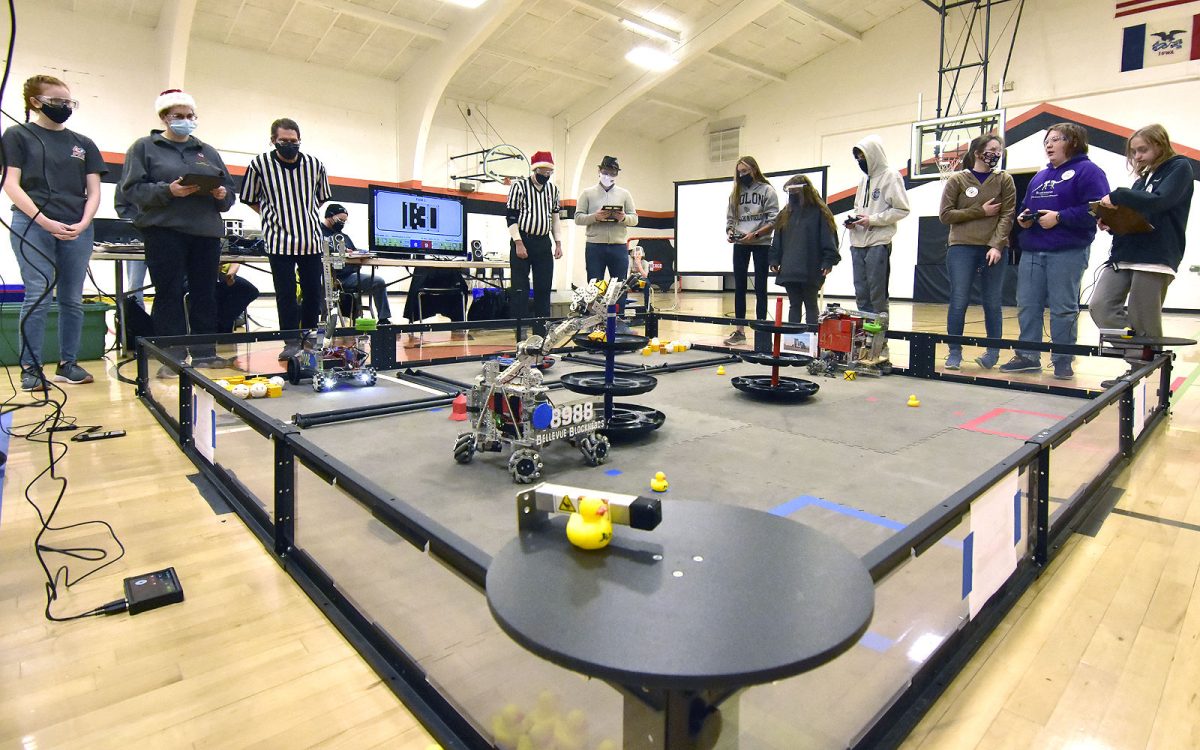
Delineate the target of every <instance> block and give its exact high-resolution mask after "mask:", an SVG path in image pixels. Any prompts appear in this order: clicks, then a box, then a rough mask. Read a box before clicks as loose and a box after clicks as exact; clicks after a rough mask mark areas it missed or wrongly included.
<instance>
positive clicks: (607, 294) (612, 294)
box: [454, 274, 645, 484]
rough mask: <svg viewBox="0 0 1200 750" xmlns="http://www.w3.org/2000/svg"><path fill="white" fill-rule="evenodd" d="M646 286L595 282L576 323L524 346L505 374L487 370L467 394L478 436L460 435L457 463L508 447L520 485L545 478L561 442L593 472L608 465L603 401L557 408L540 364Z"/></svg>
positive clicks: (575, 293)
mask: <svg viewBox="0 0 1200 750" xmlns="http://www.w3.org/2000/svg"><path fill="white" fill-rule="evenodd" d="M644 284H645V281H644V280H643V279H642V277H640V276H638V275H636V274H631V275H630V276H629V277H628V278H626V279H623V280H622V279H611V280H607V281H605V280H600V281H593V282H590V283H589V284H588V285H587V286H586V287H585V288H583V289H577V288H576V289H573V290H572V298H571V314H570V317H568V318H566V319H565V320H563V321H561V322H560V323H558V324H557V325H556V326H554V328H552V329H551V330H550V331H548V332H547V334H546V336H545V337H542V336H538V335H536V334H535V335H532V336H530V337H529V338H527V339H525V340H524V341H522V342H520V343H519V344H517V350H516V356H515V357H514V358H513V362H512V364H510V365H508V366H507V367H505V368H504V369H503V370H501V369H500V366H501V365H500V363H499V362H497V361H495V360H491V361H488V362H486V363H484V365H483V372H482V373H481V374H480V375H479V376H478V377H476V378H475V385H474V387H473V388H472V389H471V390H470V391H468V392H467V414H468V418H469V419H470V420H471V432H464V433H462V434H460V435H459V436H458V439H457V441H456V442H455V444H454V460H455V461H457V462H459V463H460V464H467V463H470V462H471V459H472V458H474V456H475V452H476V451H497V452H499V451H501V450H503V449H504V446H505V445H509V446H511V447H512V455H511V456H509V459H508V471H509V474H511V475H512V478H513V481H514V482H517V483H518V484H528V483H530V482H533V481H535V480H537V479H538V478H540V477H541V475H542V460H541V456H540V454H539V452H538V449H539V448H541V447H542V446H544V445H547V444H549V443H551V442H555V441H557V440H566V441H567V442H568V443H570V444H571V445H574V446H575V447H577V448H579V452H580V453H582V454H583V459H584V461H585V462H586V463H587V464H588V466H599V465H600V464H602V463H604V462H605V461H606V460H608V451H609V441H608V438H607V437H605V436H604V435H602V434H600V432H599V431H600V430H601V429H603V428H604V427H605V424H604V407H603V401H602V400H599V399H596V398H595V397H588V398H586V399H580V400H576V401H571V402H562V403H558V404H555V403H554V402H552V401H551V400H550V397H549V395H548V394H547V391H548V390H549V389H548V388H547V387H546V386H545V385H543V384H542V372H541V370H540V369H538V365H540V364H541V363H542V361H543V360H544V358H545V356H546V355H547V354H549V353H550V352H551V351H552V350H553V349H555V348H556V347H558V346H561V345H562V344H563V343H565V342H566V341H567V340H568V339H570V338H571V337H573V336H574V335H575V334H577V333H580V332H582V331H585V330H588V329H592V328H596V327H597V326H599V325H601V324H603V323H605V321H606V318H607V316H608V315H609V314H610V313H609V309H610V308H611V307H613V306H615V305H616V304H617V302H618V301H620V300H621V299H623V298H624V297H625V294H626V292H627V291H629V290H631V289H637V288H640V287H641V286H642V285H644ZM593 335H594V334H593Z"/></svg>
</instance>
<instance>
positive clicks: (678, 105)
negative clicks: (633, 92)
mask: <svg viewBox="0 0 1200 750" xmlns="http://www.w3.org/2000/svg"><path fill="white" fill-rule="evenodd" d="M646 101H648V102H650V103H652V104H660V105H662V106H664V107H670V108H671V109H677V110H679V111H680V112H687V113H688V114H689V115H697V116H699V117H703V118H705V119H708V120H715V119H717V117H718V116H719V115H720V114H721V113H720V112H718V111H717V110H715V109H709V108H708V107H701V106H699V105H696V104H689V103H687V102H681V101H679V100H677V99H670V98H667V97H665V96H648V97H646Z"/></svg>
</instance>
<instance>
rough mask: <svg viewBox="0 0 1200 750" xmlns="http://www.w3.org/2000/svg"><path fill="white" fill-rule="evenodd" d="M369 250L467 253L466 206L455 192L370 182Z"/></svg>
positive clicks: (406, 254) (400, 253) (404, 253)
mask: <svg viewBox="0 0 1200 750" xmlns="http://www.w3.org/2000/svg"><path fill="white" fill-rule="evenodd" d="M370 190H371V202H370V203H369V204H368V210H367V222H368V232H369V233H370V237H371V250H372V252H374V253H376V254H379V255H384V256H387V255H391V256H404V257H411V256H422V257H430V256H438V255H444V256H454V257H467V255H468V254H469V253H470V251H469V250H468V249H467V248H468V245H467V206H466V202H465V201H464V200H463V199H462V198H460V197H456V196H450V195H439V194H436V193H426V192H422V191H420V190H404V189H401V188H390V187H382V186H380V185H371V187H370Z"/></svg>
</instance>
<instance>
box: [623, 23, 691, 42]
mask: <svg viewBox="0 0 1200 750" xmlns="http://www.w3.org/2000/svg"><path fill="white" fill-rule="evenodd" d="M621 25H622V26H624V27H625V28H627V29H629V30H630V31H632V32H634V33H636V34H641V35H642V36H648V37H650V38H651V39H661V40H662V41H664V42H670V43H672V44H679V41H680V37H679V32H677V31H672V30H671V29H667V28H665V27H662V26H658V25H657V24H655V25H650V22H649V21H642V20H639V19H635V18H622V19H621ZM668 32H669V33H668Z"/></svg>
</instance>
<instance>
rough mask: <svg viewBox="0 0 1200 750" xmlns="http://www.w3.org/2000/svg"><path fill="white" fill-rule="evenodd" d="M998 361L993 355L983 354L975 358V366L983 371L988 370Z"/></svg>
mask: <svg viewBox="0 0 1200 750" xmlns="http://www.w3.org/2000/svg"><path fill="white" fill-rule="evenodd" d="M999 359H1000V358H999V357H998V356H997V355H995V354H984V355H982V356H979V357H976V358H975V364H977V365H979V366H980V367H982V368H983V369H985V370H990V369H992V368H993V367H995V366H996V362H997V361H999Z"/></svg>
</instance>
